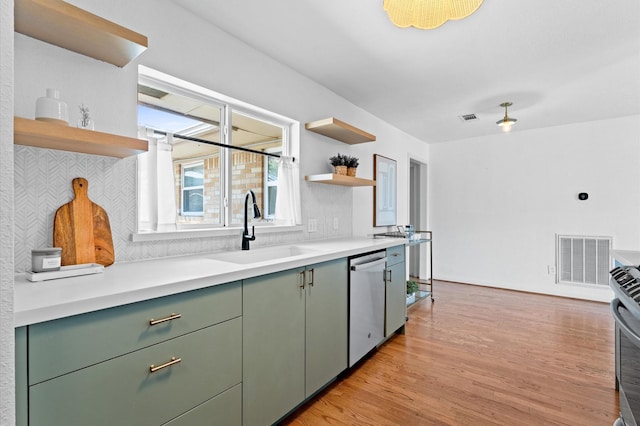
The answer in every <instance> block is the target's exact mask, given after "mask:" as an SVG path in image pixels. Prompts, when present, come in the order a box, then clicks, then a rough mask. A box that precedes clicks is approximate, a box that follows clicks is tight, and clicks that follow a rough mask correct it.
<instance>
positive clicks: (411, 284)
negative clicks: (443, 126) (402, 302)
mask: <svg viewBox="0 0 640 426" xmlns="http://www.w3.org/2000/svg"><path fill="white" fill-rule="evenodd" d="M419 289H420V287H419V286H418V283H417V282H415V281H412V280H408V281H407V305H410V304H412V303H414V302H415V301H416V291H418V290H419Z"/></svg>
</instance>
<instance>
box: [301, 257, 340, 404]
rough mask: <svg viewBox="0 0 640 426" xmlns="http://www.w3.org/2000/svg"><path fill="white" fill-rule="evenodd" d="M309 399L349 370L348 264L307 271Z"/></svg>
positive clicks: (307, 393)
mask: <svg viewBox="0 0 640 426" xmlns="http://www.w3.org/2000/svg"><path fill="white" fill-rule="evenodd" d="M307 277H308V279H310V281H309V282H308V283H307V286H306V361H307V363H306V386H305V388H306V394H305V396H306V397H309V396H311V395H313V394H314V393H315V392H316V391H318V390H319V389H320V388H322V387H323V386H324V385H326V384H327V383H329V382H330V381H331V380H333V379H334V378H335V377H336V376H337V375H338V374H340V373H341V372H342V371H343V370H345V369H346V368H347V363H348V352H349V350H348V333H349V326H348V317H347V315H348V310H349V309H348V298H349V297H348V286H347V279H348V278H347V277H348V265H347V260H346V259H342V260H337V261H333V262H325V263H321V264H318V265H315V266H311V267H308V268H307Z"/></svg>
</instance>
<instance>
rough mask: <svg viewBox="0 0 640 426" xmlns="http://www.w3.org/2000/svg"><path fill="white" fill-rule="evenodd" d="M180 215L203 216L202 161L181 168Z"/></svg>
mask: <svg viewBox="0 0 640 426" xmlns="http://www.w3.org/2000/svg"><path fill="white" fill-rule="evenodd" d="M181 175H182V179H181V187H180V191H181V192H180V201H181V206H182V210H181V215H182V216H204V161H200V162H198V163H195V164H189V165H187V164H183V165H182V167H181Z"/></svg>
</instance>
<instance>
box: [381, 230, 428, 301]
mask: <svg viewBox="0 0 640 426" xmlns="http://www.w3.org/2000/svg"><path fill="white" fill-rule="evenodd" d="M414 234H420V235H421V236H422V235H426V238H420V239H412V238H410V236H411V235H410V234H407V233H406V232H403V231H400V230H399V231H397V232H382V233H379V234H373V238H404V239H406V240H407V242H406V245H407V246H416V245H420V244H428V248H427V250H428V252H429V253H428V261H429V265H428V266H429V278H428V280H426V281H425V280H420V281H419V282H418V284H422V285H425V286H427V287H428V288H429V289H428V290H427V291H426V293H427V295H425V297H426V296H429V297H430V298H431V303H433V302H435V299H434V298H433V232H431V231H415V232H414Z"/></svg>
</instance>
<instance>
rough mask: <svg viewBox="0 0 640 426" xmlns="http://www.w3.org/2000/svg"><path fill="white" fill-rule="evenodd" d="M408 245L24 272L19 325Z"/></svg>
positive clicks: (348, 242)
mask: <svg viewBox="0 0 640 426" xmlns="http://www.w3.org/2000/svg"><path fill="white" fill-rule="evenodd" d="M405 242H406V241H405V240H403V239H395V238H380V239H373V238H352V239H340V240H322V241H318V242H305V243H296V244H288V245H287V246H295V247H299V248H306V249H309V250H312V251H311V252H308V253H304V254H300V255H295V256H289V257H285V258H281V259H277V260H269V261H259V262H252V263H242V264H240V263H232V262H228V261H222V260H220V259H219V258H224V257H227V258H229V257H233V256H235V252H233V253H234V254H231V253H232V252H220V253H204V254H196V255H189V256H176V257H166V258H159V259H150V260H141V261H135V262H123V263H116V264H114V265H111V266H109V267H107V268H105V269H104V272H103V273H100V274H93V275H84V276H80V277H72V278H61V279H56V280H49V281H40V282H31V281H28V280H27V278H26V274H18V275H16V277H15V290H14V322H15V326H16V327H21V326H24V325H29V324H35V323H38V322H43V321H49V320H53V319H57V318H63V317H67V316H72V315H78V314H83V313H86V312H91V311H97V310H100V309H105V308H111V307H114V306H119V305H125V304H128V303H133V302H139V301H142V300H147V299H153V298H156V297H162V296H168V295H171V294H176V293H180V292H184V291H190V290H195V289H199V288H204V287H209V286H212V285H217V284H225V283H229V282H233V281H237V280H241V279H245V278H250V277H255V276H259V275H265V274H269V273H273V272H278V271H283V270H287V269H291V268H297V267H300V266H305V265H309V264H312V263H318V262H324V261H327V260H333V259H339V258H343V257H348V256H353V255H357V254H360V253H366V252H369V251H373V250H378V249H385V248H387V247H392V246H397V245H402V244H404V243H405ZM283 247H284V246H283ZM276 248H277V247H259V248H255V249H252V250H249V252H246V251H245V252H242V251H241V250H238V251H237V255H238V256H244V255H252V254H253V255H255V256H259V254H260V253H264V252H266V251H269V250H274V249H276Z"/></svg>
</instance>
